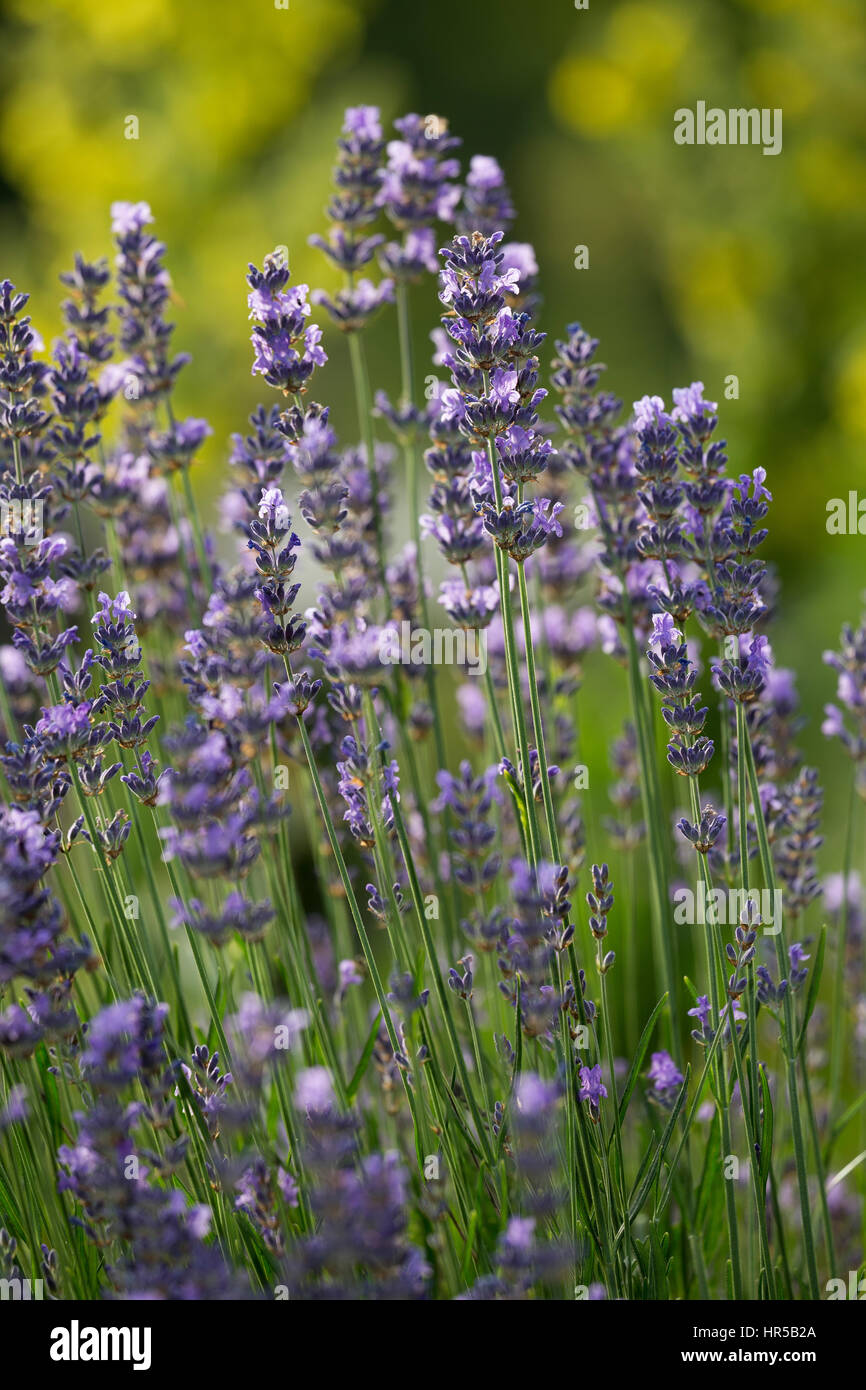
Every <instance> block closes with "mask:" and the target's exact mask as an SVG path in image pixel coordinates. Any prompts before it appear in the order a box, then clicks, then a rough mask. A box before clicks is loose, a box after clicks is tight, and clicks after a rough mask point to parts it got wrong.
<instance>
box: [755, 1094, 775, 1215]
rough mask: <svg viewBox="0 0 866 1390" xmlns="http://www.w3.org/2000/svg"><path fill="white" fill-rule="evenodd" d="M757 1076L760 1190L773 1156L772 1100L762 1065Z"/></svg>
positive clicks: (765, 1183) (767, 1174)
mask: <svg viewBox="0 0 866 1390" xmlns="http://www.w3.org/2000/svg"><path fill="white" fill-rule="evenodd" d="M758 1076H759V1077H760V1078H761V1095H762V1098H763V1108H764V1123H763V1125H762V1126H761V1166H760V1169H759V1172H760V1175H761V1191H762V1192H763V1191H764V1190H765V1188H766V1185H767V1178H768V1176H769V1173H770V1163H771V1161H772V1158H773V1129H774V1117H773V1100H772V1097H771V1095H770V1084H769V1082H768V1081H767V1074H766V1071H765V1069H764V1068H763V1067H759V1068H758Z"/></svg>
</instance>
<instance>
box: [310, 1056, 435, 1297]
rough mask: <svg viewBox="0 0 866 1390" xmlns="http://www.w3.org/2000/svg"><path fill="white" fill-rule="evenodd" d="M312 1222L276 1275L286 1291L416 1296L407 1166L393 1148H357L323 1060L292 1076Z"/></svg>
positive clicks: (419, 1268) (419, 1289)
mask: <svg viewBox="0 0 866 1390" xmlns="http://www.w3.org/2000/svg"><path fill="white" fill-rule="evenodd" d="M294 1098H295V1107H296V1110H297V1112H298V1115H299V1118H300V1120H301V1122H302V1124H303V1136H302V1141H301V1145H302V1155H303V1166H304V1171H305V1173H306V1174H307V1175H308V1183H309V1200H310V1207H311V1209H312V1211H313V1212H314V1213H315V1217H316V1226H315V1230H314V1232H313V1233H312V1234H310V1235H309V1236H305V1237H304V1238H303V1239H301V1240H298V1241H296V1242H295V1243H294V1244H293V1246H292V1250H291V1252H290V1254H289V1255H288V1256H287V1257H286V1259H285V1261H284V1264H283V1268H282V1278H283V1281H284V1284H285V1287H286V1289H287V1291H288V1296H289V1297H290V1298H291V1299H293V1300H294V1299H300V1300H303V1301H309V1300H317V1299H322V1298H326V1299H329V1300H347V1299H352V1300H355V1301H358V1300H363V1301H367V1300H376V1301H379V1300H382V1301H393V1300H400V1301H404V1300H409V1299H417V1298H423V1297H424V1296H425V1293H426V1289H427V1281H428V1278H429V1275H430V1272H431V1271H430V1267H429V1265H428V1264H427V1261H426V1260H425V1259H424V1256H423V1254H422V1252H421V1251H420V1250H419V1249H418V1247H417V1246H415V1245H414V1244H412V1242H411V1240H410V1239H409V1236H408V1231H407V1213H408V1197H409V1181H408V1173H407V1172H406V1169H405V1167H404V1165H403V1162H402V1160H401V1158H400V1156H399V1154H397V1153H395V1152H384V1153H372V1154H367V1155H365V1156H363V1157H362V1156H361V1155H360V1154H359V1152H358V1144H357V1131H358V1122H357V1119H356V1118H355V1117H354V1116H353V1115H351V1114H348V1115H347V1114H343V1113H341V1112H340V1110H339V1109H338V1106H337V1102H336V1097H335V1094H334V1086H333V1080H332V1078H331V1075H330V1073H329V1071H328V1069H327V1068H326V1067H308V1068H306V1069H305V1070H304V1071H302V1072H301V1073H300V1074H299V1076H298V1078H297V1082H296V1088H295V1097H294Z"/></svg>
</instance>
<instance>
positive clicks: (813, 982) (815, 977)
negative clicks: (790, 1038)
mask: <svg viewBox="0 0 866 1390" xmlns="http://www.w3.org/2000/svg"><path fill="white" fill-rule="evenodd" d="M826 944H827V928H826V926H823V927H822V928H821V936H820V938H819V940H818V949H817V951H816V952H815V963H814V965H813V966H812V975H811V978H810V980H809V990H808V993H807V995H806V1004H805V1008H804V1010H803V1022H802V1024H801V1025H800V1036H799V1037H798V1039H797V1047H796V1050H795V1052H794V1056H795V1057H799V1055H800V1053H801V1052H802V1050H803V1044H804V1043H805V1041H806V1029H807V1028H808V1026H809V1019H810V1018H811V1017H812V1014H813V1012H814V1009H815V1005H816V1004H817V1002H818V991H819V989H820V988H821V972H822V971H823V969H824V947H825V946H826Z"/></svg>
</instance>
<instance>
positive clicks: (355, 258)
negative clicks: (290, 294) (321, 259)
mask: <svg viewBox="0 0 866 1390" xmlns="http://www.w3.org/2000/svg"><path fill="white" fill-rule="evenodd" d="M384 148H385V146H384V141H383V139H382V126H381V122H380V120H379V112H378V110H377V108H376V107H374V106H355V107H350V108H349V109H348V110H347V111H346V115H345V120H344V123H343V134H342V137H341V139H340V140H339V141H338V142H337V151H338V161H337V165H336V168H335V169H334V186H335V189H336V192H335V194H334V196H333V198H332V199H331V202H330V204H329V205H328V217H329V219H330V221H331V228H330V231H329V233H328V238H327V240H325V239H324V238H323V237H321V236H312V237H310V239H309V240H310V244H311V245H312V246H318V247H319V248H320V249H321V250H322V251H324V252H325V254H326V255H327V256H328V258H329V259H330V260H331V261H333V262H334V264H335V265H337V266H338V267H339V268H340V269H341V270H342V271H343V273H344V274H345V276H346V280H347V283H346V285H345V286H343V287H342V288H341V289H339V290H338V291H337V293H336V295H335V296H334V298H331V297H330V296H329V295H327V294H326V293H325V292H324V291H323V290H316V291H315V293H314V295H313V301H314V303H315V304H317V305H321V306H322V307H323V308H324V309H326V310H327V312H328V314H329V315H330V317H331V319H332V320H333V322H334V323H335V325H336V326H337V327H338V328H340V329H342V331H343V332H344V333H354V332H358V331H359V330H360V329H362V328H363V327H364V326H365V324H366V323H367V322H368V321H369V319H370V318H372V316H373V315H374V314H375V313H376V312H377V310H379V309H380V308H381V307H382V305H383V304H386V303H388V302H389V301H390V300H392V299H393V297H394V281H393V279H391V278H390V277H388V278H386V279H383V280H382V281H380V283H379V284H378V285H376V284H374V282H373V281H372V280H370V279H369V277H367V276H362V277H361V279H356V278H355V277H356V275H357V273H358V271H360V270H362V269H363V268H364V266H366V265H368V264H369V263H370V262H371V261H372V259H373V257H374V255H375V253H376V250H377V248H378V247H380V246H381V245H382V242H383V241H384V239H385V238H384V237H383V236H382V235H381V234H379V233H376V234H373V235H370V232H369V228H370V225H371V224H372V223H373V222H375V221H376V218H377V217H378V215H379V205H380V189H381V179H382V156H383V153H384Z"/></svg>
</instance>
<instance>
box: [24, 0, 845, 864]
mask: <svg viewBox="0 0 866 1390" xmlns="http://www.w3.org/2000/svg"><path fill="white" fill-rule="evenodd" d="M0 55H2V56H0V73H2V88H3V109H2V119H0V273H2V274H4V275H8V276H9V277H10V278H11V279H13V280H14V281H15V282H16V283H17V284H19V285H21V286H22V287H25V288H27V289H29V290H30V291H31V294H32V308H33V313H34V318H35V320H36V323H37V326H38V327H39V328H40V329H41V331H42V333H43V335H44V337H45V338H46V341H50V339H51V337H52V336H53V335H54V334H55V333H56V332H57V331H58V329H59V315H58V310H57V304H58V300H59V297H60V296H59V287H58V285H57V274H58V272H59V271H60V270H62V269H64V268H65V267H67V266H68V265H69V264H70V263H71V259H72V255H73V252H74V251H75V250H76V249H81V250H82V251H83V252H84V253H85V254H86V255H88V256H90V257H95V256H98V255H102V254H106V253H107V252H108V251H109V250H110V247H109V235H108V208H109V204H110V203H111V201H112V200H113V199H115V198H128V199H145V200H147V201H148V202H150V203H151V205H152V207H153V210H154V213H155V214H156V217H157V227H156V230H157V232H158V234H159V235H160V236H161V237H162V238H163V239H164V240H165V241H166V242H167V244H168V248H169V255H168V263H169V266H170V268H171V271H172V275H173V279H174V284H175V289H176V296H177V306H176V307H177V313H176V316H175V317H176V322H177V324H178V332H177V346H178V348H179V349H184V350H189V351H191V352H192V354H193V359H194V360H193V363H192V365H191V366H190V367H189V368H188V369H187V370H186V371H185V372H184V373H183V375H182V378H181V385H180V390H179V402H178V404H179V409H180V411H181V412H182V413H185V414H195V415H205V416H207V417H208V419H209V420H210V421H211V423H212V425H213V427H214V437H213V439H211V440H210V441H209V444H208V450H207V452H206V454H205V469H204V470H203V472H202V474H201V476H200V477H199V478H198V480H197V486H198V488H199V490H200V491H201V493H202V495H203V496H205V497H207V496H208V495H209V494H210V493H212V491H213V490H214V489H215V488H216V486H217V479H218V476H219V474H220V473H221V471H222V468H223V465H224V461H225V457H226V443H227V436H228V435H229V433H230V432H231V431H232V430H234V429H239V428H242V427H243V424H244V421H245V418H246V415H247V414H248V412H249V410H250V409H251V408H252V407H253V406H254V405H255V403H256V402H257V401H258V400H260V399H267V396H268V391H267V388H266V387H260V386H259V385H258V384H257V383H256V382H255V381H254V380H253V379H252V378H251V376H250V350H249V343H248V326H247V322H246V305H245V285H244V280H243V277H244V273H245V267H246V263H247V261H248V260H250V259H254V260H257V261H259V262H260V259H261V257H262V255H263V254H264V253H265V252H266V251H267V250H270V249H272V248H273V247H274V246H276V245H281V244H284V245H286V246H288V248H289V253H290V261H291V269H292V274H293V278H295V279H296V280H302V281H308V282H309V283H310V284H311V285H313V286H315V285H322V286H325V287H326V288H331V287H333V285H334V277H333V275H332V274H331V272H330V271H329V270H328V269H327V267H326V266H325V263H324V258H323V257H321V255H320V254H319V253H318V252H316V251H313V250H311V249H310V248H308V247H307V245H306V237H307V235H308V234H309V233H310V232H311V231H315V230H321V229H322V226H323V221H324V219H323V208H324V205H325V203H326V200H327V196H328V186H329V170H330V165H331V163H332V158H333V154H332V150H333V140H334V137H335V135H336V133H337V131H338V129H339V125H340V120H341V112H342V109H343V107H344V106H346V105H348V104H356V103H377V104H379V105H381V107H382V108H383V113H384V116H385V118H386V119H387V120H389V121H390V119H392V118H393V117H394V116H396V115H399V114H401V113H402V112H404V111H406V110H417V111H421V112H428V111H435V112H438V113H441V114H443V115H445V116H447V117H448V119H449V121H450V123H451V126H452V129H453V130H454V132H455V133H457V134H459V135H461V136H462V137H463V140H464V156H465V158H467V159H468V157H469V156H470V155H471V154H472V153H476V152H481V153H486V154H493V155H496V156H497V157H498V158H499V160H500V161H501V163H502V164H503V166H504V168H505V170H506V173H507V176H508V178H509V181H510V184H511V186H512V191H513V193H514V197H515V200H516V205H517V208H518V212H519V218H518V222H517V225H516V228H515V232H514V235H515V236H516V237H517V238H518V239H520V240H526V241H531V242H532V243H534V245H535V247H536V250H537V253H538V259H539V262H540V265H541V271H542V281H541V289H542V292H543V295H544V307H543V312H542V320H543V322H542V326H543V327H544V328H546V329H547V331H548V332H549V334H550V335H551V339H552V338H553V337H554V336H559V335H560V334H561V332H562V329H563V327H564V325H565V324H566V323H567V322H568V321H570V320H572V319H575V318H579V319H580V320H581V321H582V322H583V323H584V324H585V325H586V326H587V327H588V328H590V329H591V331H592V332H593V333H594V334H595V335H597V336H598V337H600V338H601V340H602V353H601V356H602V359H603V360H604V361H606V362H608V363H609V365H610V372H609V382H608V384H609V385H610V386H611V387H612V388H613V389H615V390H616V391H617V392H618V393H619V394H621V395H622V396H623V397H624V398H625V400H626V401H627V402H630V401H631V400H632V399H634V398H635V397H636V396H638V395H640V394H643V393H644V392H645V391H649V392H658V393H659V394H662V395H664V396H665V397H666V398H669V396H670V389H671V387H672V386H673V385H679V384H685V383H687V382H689V381H691V380H693V379H700V380H703V381H704V382H705V383H706V386H707V392H708V395H710V396H711V397H712V398H714V399H718V400H719V401H720V402H722V404H723V415H722V419H723V431H722V432H723V434H724V435H725V436H726V437H727V439H728V441H729V446H730V455H731V460H732V468H733V470H734V471H739V470H740V469H751V468H753V467H754V466H756V465H758V464H762V465H764V466H765V467H766V468H767V470H768V474H769V481H770V486H771V488H772V490H773V491H774V494H775V504H774V506H773V509H772V514H771V522H772V531H771V540H770V542H769V544H768V546H767V552H768V558H771V559H773V560H774V561H775V562H776V563H777V564H778V566H779V568H780V572H781V577H782V580H783V584H784V589H783V604H782V612H781V617H780V620H779V622H778V623H777V624H776V626H775V628H774V630H773V642H774V646H775V647H776V650H777V655H778V657H779V659H780V660H781V661H782V662H784V663H785V664H791V665H795V666H796V667H797V669H798V671H799V673H800V683H801V690H802V694H803V699H804V705H805V709H806V712H807V713H808V714H809V715H810V727H809V730H808V731H807V733H806V735H805V737H804V744H805V747H806V751H807V754H808V756H809V757H810V758H818V757H820V760H821V763H822V766H823V768H824V776H825V781H826V783H827V785H828V790H829V791H831V793H835V792H836V790H837V789H841V788H842V786H843V785H845V784H846V783H847V770H846V767H845V760H844V758H843V757H842V755H841V753H840V752H839V751H838V749H837V748H835V747H834V748H833V749H832V750H831V749H829V748H828V747H827V746H826V744H825V743H824V741H823V739H822V738H821V736H820V733H819V731H818V724H819V722H820V712H821V707H822V704H823V703H824V702H825V700H827V699H829V698H832V694H833V679H832V674H831V673H830V672H829V671H828V670H827V669H826V668H824V667H822V666H821V664H820V653H821V651H822V649H823V648H824V647H826V646H829V645H835V643H836V640H837V637H838V629H839V625H840V623H841V621H842V620H843V619H844V618H849V619H856V618H857V617H858V616H859V611H860V600H861V590H862V588H863V587H864V563H863V556H864V547H866V539H864V538H863V537H854V536H841V537H834V536H829V535H828V534H827V532H826V529H825V519H826V503H827V500H828V498H830V497H833V496H843V497H844V496H846V495H847V492H848V490H849V489H852V488H853V489H856V488H858V487H862V488H863V489H864V495H866V470H864V468H863V463H862V457H863V449H864V444H866V411H864V408H863V404H862V402H863V397H864V394H866V319H864V313H863V309H864V298H866V293H864V279H863V249H864V240H866V239H864V232H866V82H864V74H866V20H864V8H863V5H862V0H727V2H725V0H677V3H657V2H656V0H590V3H589V7H588V9H585V10H578V9H576V8H575V6H574V4H573V3H572V0H543V3H536V4H534V5H527V4H526V3H525V0H499V3H497V4H496V5H495V6H488V5H480V4H467V3H466V0H436V2H435V3H427V2H426V0H417V2H416V3H415V4H413V5H408V4H407V3H406V0H288V6H287V8H278V7H277V5H275V4H274V3H273V0H252V3H245V4H238V3H233V0H208V3H201V0H185V2H184V3H180V2H179V0H124V3H116V4H107V3H106V0H41V3H40V5H39V7H38V10H36V9H35V8H34V7H33V5H32V3H31V0H8V3H7V5H6V9H5V13H4V15H3V18H2V20H0ZM699 99H703V100H705V101H706V102H707V104H708V105H711V106H712V105H715V106H721V107H725V108H727V107H731V106H758V107H765V106H766V107H771V108H775V107H781V108H782V110H783V113H784V147H783V151H782V153H781V154H780V155H778V156H777V157H775V158H770V157H765V156H764V155H762V153H761V150H760V148H759V147H730V148H729V147H715V148H710V147H699V146H693V147H682V146H677V145H675V144H674V141H673V112H674V110H675V109H676V108H677V107H680V106H690V107H694V105H695V103H696V102H697V101H698V100H699ZM129 116H135V117H137V118H138V123H139V138H138V139H137V140H129V139H125V138H124V131H125V122H126V118H127V117H129ZM578 244H585V245H587V246H588V248H589V258H590V264H589V269H586V270H576V269H575V268H574V248H575V246H576V245H578ZM413 311H414V315H415V323H416V328H417V334H418V348H419V352H423V351H426V340H425V335H426V333H427V331H428V330H429V327H431V326H432V325H433V323H434V322H435V314H436V303H435V295H434V292H433V289H432V286H427V287H425V288H424V289H423V290H419V291H418V292H416V295H415V301H414V306H413ZM323 326H324V320H323ZM372 337H373V342H372V345H371V346H372V355H373V364H374V374H375V382H374V384H375V385H376V386H385V387H387V388H388V389H391V390H392V391H394V392H395V394H396V387H397V366H396V362H395V360H394V359H395V346H394V341H395V339H394V326H393V322H391V320H390V319H389V318H388V316H387V315H386V316H383V317H382V319H381V320H380V321H379V322H378V323H377V324H376V325H375V327H374V329H373V331H372ZM327 339H328V342H327V346H328V348H329V351H330V354H331V360H330V362H329V365H328V367H327V368H326V369H325V371H324V372H323V373H321V374H320V375H319V376H318V377H317V382H318V386H317V391H316V394H317V397H318V398H319V399H322V400H326V401H328V402H330V403H331V404H332V407H333V411H334V422H335V424H336V426H337V428H338V430H339V431H340V433H341V436H342V437H343V438H344V439H345V440H347V441H348V440H350V439H351V438H352V436H353V433H354V429H355V426H354V418H355V417H354V411H353V409H352V405H351V395H350V389H349V379H348V368H347V357H346V353H345V344H344V343H342V342H340V341H339V340H338V339H337V337H336V335H335V334H333V333H329V334H327ZM421 360H422V361H426V358H422V359H421ZM732 373H733V374H736V376H737V377H738V378H739V390H740V395H739V399H738V400H735V401H733V400H732V401H724V399H723V389H724V380H725V378H726V376H728V375H729V374H732ZM601 698H602V700H603V698H604V696H603V694H602V696H601ZM606 737H607V736H606V735H605V740H606ZM843 777H844V778H845V782H844V783H843ZM846 799H847V798H846V795H845V794H843V793H842V792H841V790H840V791H839V794H838V795H831V796H830V797H829V798H828V803H829V804H828V820H829V821H831V822H833V823H835V827H836V828H837V829H838V828H839V825H840V823H841V821H842V820H843V819H844V808H845V803H846ZM829 858H830V856H828V859H829ZM827 867H828V868H829V867H831V864H830V863H829V862H828V863H827Z"/></svg>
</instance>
